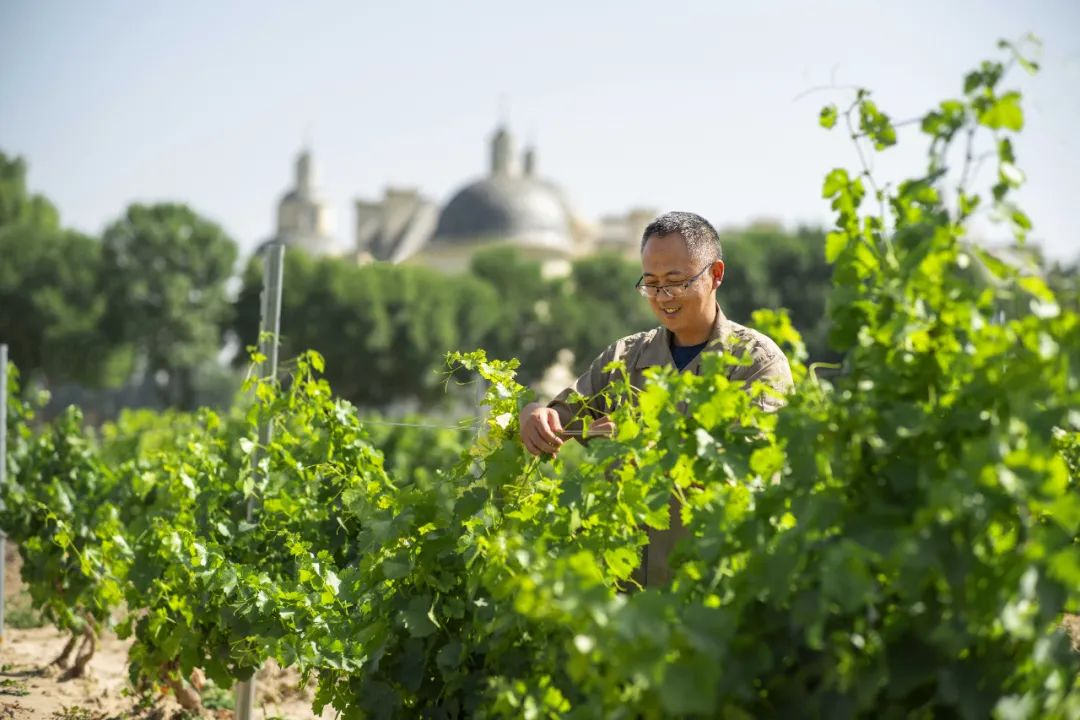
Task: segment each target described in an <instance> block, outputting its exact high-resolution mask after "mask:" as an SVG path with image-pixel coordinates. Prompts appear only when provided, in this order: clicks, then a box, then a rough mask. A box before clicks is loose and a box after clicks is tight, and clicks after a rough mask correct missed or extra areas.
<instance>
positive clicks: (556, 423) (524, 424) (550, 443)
mask: <svg viewBox="0 0 1080 720" xmlns="http://www.w3.org/2000/svg"><path fill="white" fill-rule="evenodd" d="M519 420H520V421H521V442H522V444H523V445H525V449H526V450H528V451H529V452H531V453H532V454H533V455H540V454H541V453H548V454H550V455H554V454H556V453H557V452H559V448H560V447H562V444H563V439H562V438H561V437H559V435H560V434H561V433H562V431H563V427H562V421H561V420H559V413H557V412H555V410H553V409H552V408H549V407H545V406H544V405H541V404H540V403H529V404H528V405H526V406H525V407H523V408H521V417H520V418H519Z"/></svg>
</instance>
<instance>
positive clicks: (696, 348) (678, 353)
mask: <svg viewBox="0 0 1080 720" xmlns="http://www.w3.org/2000/svg"><path fill="white" fill-rule="evenodd" d="M708 344H709V341H708V340H706V341H705V342H703V343H701V344H699V345H672V346H671V359H672V360H674V361H675V367H677V368H679V370H682V369H683V368H685V367H686V366H687V365H689V364H690V363H692V362H693V361H694V358H696V357H697V356H698V354H699V353H701V351H702V350H704V349H705V346H706V345H708Z"/></svg>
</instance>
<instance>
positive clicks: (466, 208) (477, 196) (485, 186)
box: [432, 174, 574, 254]
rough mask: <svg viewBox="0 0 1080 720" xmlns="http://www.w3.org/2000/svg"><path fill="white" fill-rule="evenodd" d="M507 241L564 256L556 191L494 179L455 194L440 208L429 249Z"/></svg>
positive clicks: (536, 182) (565, 231) (566, 236)
mask: <svg viewBox="0 0 1080 720" xmlns="http://www.w3.org/2000/svg"><path fill="white" fill-rule="evenodd" d="M485 241H508V242H510V243H513V244H515V245H523V246H529V247H535V248H543V249H547V250H552V251H555V252H558V253H565V254H570V253H572V252H573V250H574V242H573V238H572V234H571V228H570V218H569V216H568V215H567V212H566V203H565V202H564V200H563V198H562V196H561V194H560V193H559V191H558V189H556V188H555V187H554V186H553V185H552V184H551V183H548V182H545V181H543V180H540V179H538V178H535V177H530V176H512V175H499V174H494V175H491V176H490V177H486V178H484V179H482V180H478V181H477V182H474V183H472V184H470V185H467V186H465V187H464V188H462V189H461V190H460V191H458V192H457V193H456V194H455V195H454V196H453V198H451V200H450V202H449V203H447V204H446V207H444V208H443V211H442V213H441V214H440V216H439V223H438V226H437V227H436V230H435V237H434V239H433V240H432V243H434V244H461V243H469V244H471V243H477V242H485Z"/></svg>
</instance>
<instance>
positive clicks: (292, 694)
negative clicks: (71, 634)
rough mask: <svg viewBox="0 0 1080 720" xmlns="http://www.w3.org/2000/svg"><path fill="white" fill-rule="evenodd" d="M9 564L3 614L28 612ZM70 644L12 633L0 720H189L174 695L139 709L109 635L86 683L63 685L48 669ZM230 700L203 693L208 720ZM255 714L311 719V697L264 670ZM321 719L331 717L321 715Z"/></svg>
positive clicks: (290, 677)
mask: <svg viewBox="0 0 1080 720" xmlns="http://www.w3.org/2000/svg"><path fill="white" fill-rule="evenodd" d="M7 546H8V553H9V557H8V562H6V563H5V567H4V570H5V578H4V579H5V586H4V595H5V600H6V601H7V604H6V607H8V608H10V607H12V606H13V605H15V606H17V605H19V604H20V603H22V604H23V605H25V604H26V602H27V601H28V599H27V598H26V597H25V595H26V593H25V588H24V586H23V585H22V583H21V581H20V580H19V570H18V565H19V561H18V554H17V552H16V551H15V548H13V547H12V545H11V543H10V542H9V543H7ZM66 640H67V637H66V636H64V635H61V634H60V633H59V632H57V631H56V630H55V629H54V628H52V627H34V628H26V629H17V628H10V627H9V628H7V629H6V630H5V631H4V638H3V643H2V644H0V720H30V719H31V718H45V719H47V720H113V719H120V718H124V719H127V718H138V719H139V720H179V719H180V718H190V717H192V716H191V715H186V714H184V713H183V711H182V710H181V708H180V706H179V705H178V704H177V703H176V701H175V699H174V698H173V697H172V696H171V695H162V696H159V697H157V698H154V699H153V705H152V706H151V707H140V706H139V705H138V702H137V699H136V698H135V696H134V695H133V694H132V693H131V691H130V686H129V683H128V680H127V650H128V645H129V644H130V643H129V641H124V640H120V639H119V638H117V637H116V636H114V635H112V634H107V635H105V636H104V637H103V638H101V640H100V642H99V643H98V648H97V652H96V653H95V654H94V657H93V658H92V659H91V660H90V664H89V666H88V671H89V673H88V676H87V677H85V678H75V679H63V678H62V673H60V672H57V671H56V670H55V669H50V668H46V667H45V666H46V665H47V664H48V663H49V662H50V661H51V660H53V659H54V658H55V657H56V656H57V655H59V654H60V651H61V649H62V648H63V647H64V643H65V642H66ZM231 699H232V692H231V691H224V690H220V689H215V690H211V691H209V692H205V693H204V697H203V702H204V704H206V705H207V706H208V710H207V712H206V714H205V717H208V718H215V719H216V720H229V719H231V718H232V717H233V712H232V710H229V709H225V708H222V707H221V706H222V705H230V706H231ZM255 706H256V708H257V710H256V711H255V713H254V720H270V719H271V718H285V719H287V720H301V719H303V718H314V717H316V715H314V713H312V711H311V691H310V689H308V688H299V687H298V678H297V674H296V672H295V671H292V670H283V669H281V668H278V667H276V666H274V665H272V664H271V665H268V666H267V667H265V668H263V669H262V670H261V671H260V672H259V675H258V684H257V685H256V701H255ZM322 717H323V718H332V717H333V713H332V712H330V711H327V712H324V713H323V715H322Z"/></svg>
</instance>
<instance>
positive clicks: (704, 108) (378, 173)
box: [0, 0, 1080, 257]
mask: <svg viewBox="0 0 1080 720" xmlns="http://www.w3.org/2000/svg"><path fill="white" fill-rule="evenodd" d="M1028 31H1033V32H1035V33H1036V34H1038V35H1039V36H1041V37H1042V39H1043V41H1044V45H1045V47H1044V51H1043V54H1042V63H1043V65H1044V70H1043V72H1042V73H1041V74H1040V75H1039V76H1037V77H1035V78H1030V77H1028V76H1026V75H1024V74H1023V73H1021V72H1018V73H1016V74H1015V75H1014V76H1013V81H1014V82H1015V84H1017V85H1019V87H1020V88H1021V89H1022V90H1023V92H1024V95H1025V105H1026V108H1027V113H1028V127H1027V129H1026V131H1025V135H1024V137H1022V139H1021V141H1020V142H1019V143H1018V144H1017V151H1018V155H1019V163H1020V165H1021V167H1023V168H1024V169H1025V170H1026V171H1027V173H1028V176H1029V178H1030V183H1029V186H1028V188H1027V190H1026V191H1025V192H1024V194H1023V195H1022V200H1023V204H1024V206H1025V208H1026V209H1027V210H1028V212H1029V214H1030V215H1031V216H1032V218H1033V220H1034V222H1035V233H1034V236H1035V237H1036V238H1037V239H1040V240H1041V241H1043V243H1044V245H1045V246H1046V247H1047V248H1048V249H1049V250H1050V252H1051V253H1052V254H1054V255H1056V256H1058V257H1075V256H1077V255H1078V254H1080V222H1078V220H1077V217H1076V215H1077V212H1078V207H1077V206H1078V204H1080V203H1078V200H1080V139H1078V136H1077V133H1078V126H1080V123H1078V121H1080V1H1078V0H1045V1H1039V2H1036V1H1034V0H1032V1H1031V2H1017V1H1016V0H1011V1H1008V2H1006V1H995V2H947V1H946V2H942V1H941V0H938V1H937V2H928V1H910V0H909V1H907V2H903V3H901V2H872V1H862V2H856V1H854V0H851V1H848V2H841V1H839V0H829V1H826V2H808V1H797V0H785V1H781V0H776V1H774V2H767V1H766V2H757V3H750V2H741V3H730V2H718V1H716V0H713V1H706V0H702V1H700V2H668V3H658V2H655V1H653V2H606V3H599V2H553V1H549V2H544V3H530V4H523V3H516V2H509V1H508V0H501V1H499V2H494V1H492V2H487V1H484V2H462V3H447V2H402V3H374V2H307V3H289V4H285V3H268V2H228V3H212V2H208V1H204V0H192V1H191V2H184V3H166V2H110V1H107V0H100V1H98V2H92V3H79V2H59V1H57V0H46V1H41V0H34V1H27V0H0V149H3V150H4V151H6V152H8V153H16V154H20V155H23V156H25V157H26V158H27V159H28V161H29V162H30V165H31V173H30V182H31V185H32V187H33V188H34V189H35V190H37V191H40V192H43V193H45V194H46V195H48V196H49V197H50V198H51V199H52V200H53V201H54V202H56V203H57V205H58V206H59V208H60V211H61V213H62V216H63V218H64V221H65V222H66V223H67V224H69V225H72V226H75V227H78V228H80V229H83V230H86V231H89V232H99V231H100V230H101V229H102V228H103V227H104V225H105V224H106V223H107V222H108V221H109V220H111V219H112V218H115V217H116V216H117V215H119V214H120V213H121V212H122V210H123V208H124V207H125V206H126V205H127V204H128V203H129V202H131V201H133V200H146V201H150V200H162V199H170V200H179V201H183V202H187V203H190V204H191V205H192V206H193V207H194V208H196V209H197V210H198V211H200V212H202V213H205V214H206V215H208V216H210V217H212V218H214V219H216V220H218V221H219V222H221V223H222V224H223V225H224V226H225V228H226V229H227V230H228V231H229V232H230V233H231V234H232V235H233V236H234V237H235V238H236V239H237V241H238V242H239V243H240V244H241V246H242V247H243V248H244V249H245V250H247V249H250V248H251V247H252V246H253V245H254V244H255V243H256V242H257V241H259V240H261V239H264V238H265V237H267V236H268V235H269V234H270V233H271V232H272V231H273V218H274V209H275V205H276V202H277V199H278V198H279V197H280V195H281V194H282V192H284V191H285V189H286V188H287V186H288V185H289V183H290V182H291V175H292V163H293V158H294V155H295V153H296V152H297V150H298V149H299V147H300V146H301V145H302V144H303V142H304V139H305V137H310V139H311V143H312V146H313V149H314V152H315V155H316V159H317V161H318V164H319V168H320V176H321V185H322V187H323V189H324V194H325V195H326V197H327V198H328V199H329V200H330V201H331V202H332V203H333V206H334V210H335V215H336V218H337V236H338V238H339V242H340V243H342V244H347V243H351V242H352V236H353V232H352V221H353V212H352V208H351V204H350V202H349V201H350V199H351V198H353V197H356V196H365V197H372V196H376V195H380V194H381V192H382V189H383V187H384V185H386V184H387V183H393V184H397V185H414V186H417V187H419V188H420V189H421V190H422V191H423V192H424V193H425V194H427V195H429V196H430V197H432V198H434V199H436V200H438V201H439V202H445V200H446V199H447V198H448V196H449V195H450V194H451V193H452V192H453V191H454V190H455V189H456V188H457V187H458V186H460V185H461V184H462V183H463V182H464V181H466V180H468V179H470V178H473V177H475V176H477V175H479V174H481V173H482V172H483V171H484V170H485V167H486V162H487V139H488V137H489V135H490V133H491V131H492V129H493V128H494V126H495V125H496V123H497V121H498V119H499V114H500V112H499V108H500V98H501V97H504V96H505V97H506V99H507V102H506V104H507V106H508V108H509V110H508V114H509V120H510V124H511V128H512V130H514V131H515V133H516V135H517V136H518V139H519V141H522V142H523V141H524V140H526V139H529V138H532V139H534V140H535V141H536V143H537V145H538V148H539V166H540V169H541V171H542V173H543V174H545V175H547V176H549V177H551V178H553V179H555V180H556V181H557V182H559V183H560V184H561V185H562V186H563V187H564V188H565V189H566V191H567V192H568V194H569V195H570V197H571V198H572V200H573V201H574V202H575V204H576V205H577V206H578V207H579V208H580V210H581V211H582V213H583V214H584V215H586V216H587V217H590V218H596V217H597V216H599V215H600V214H603V213H612V212H621V211H624V210H626V209H628V208H629V207H630V206H632V205H645V206H652V207H656V208H659V209H661V210H665V209H685V210H693V211H697V212H700V213H702V214H704V215H705V216H707V217H708V218H710V219H711V220H712V221H713V222H714V223H715V224H717V225H718V226H727V225H733V224H739V223H744V222H747V221H749V220H752V219H754V218H758V217H762V216H768V217H773V218H778V219H781V220H783V221H785V222H787V223H795V222H799V221H803V222H826V221H828V220H829V211H828V207H827V205H826V203H825V201H823V200H822V199H821V198H820V187H821V178H822V177H823V175H824V174H825V172H826V171H827V170H828V169H830V168H831V167H834V166H837V165H846V166H851V165H853V164H854V162H855V158H854V155H853V153H852V151H851V148H850V144H849V142H848V141H846V140H845V139H844V138H843V137H842V136H841V135H840V134H839V133H833V134H827V133H825V132H824V131H822V130H820V129H819V128H818V127H817V122H816V116H817V111H818V109H819V107H820V106H821V105H822V104H824V103H825V102H828V101H829V100H831V99H837V100H840V99H842V98H843V95H842V94H840V93H838V92H823V93H815V94H812V95H810V96H807V97H804V98H802V99H798V100H796V96H798V95H799V94H800V93H802V92H803V91H806V90H808V89H810V88H813V87H815V86H819V85H827V84H830V83H832V82H833V81H835V82H836V83H838V84H842V85H850V84H857V85H863V86H867V87H870V88H871V89H873V90H874V91H875V94H876V96H877V98H878V101H879V104H880V105H881V107H882V108H883V109H884V110H886V111H887V112H890V113H891V114H893V116H894V118H896V119H902V118H906V117H911V116H914V115H917V114H919V113H921V112H922V111H924V110H925V109H926V108H927V107H928V106H929V105H930V103H932V102H935V101H937V100H939V99H942V98H945V97H947V96H949V95H955V94H956V93H957V92H958V91H959V87H960V82H961V77H962V74H963V73H964V72H965V71H966V70H967V69H969V68H970V67H972V66H973V65H974V64H975V63H977V62H978V61H979V60H980V59H982V58H984V57H991V56H993V54H994V52H995V42H996V41H997V39H998V38H999V37H1019V36H1021V35H1023V34H1024V33H1026V32H1028ZM901 146H902V147H900V148H898V149H896V150H894V151H890V154H889V156H888V157H887V158H883V159H882V161H881V162H880V163H879V164H878V168H879V169H880V170H881V171H882V172H883V174H884V175H885V176H889V175H890V174H896V173H900V172H910V171H914V170H915V169H916V168H917V167H919V165H918V163H919V162H920V160H921V157H922V152H923V145H922V142H921V139H920V137H919V134H918V132H917V130H915V129H914V128H909V129H907V130H904V131H902V132H901ZM991 171H992V168H989V167H988V168H986V169H985V170H984V172H991ZM981 232H984V233H985V234H987V235H988V236H989V237H990V239H1001V238H1004V231H1003V230H984V231H981Z"/></svg>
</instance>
